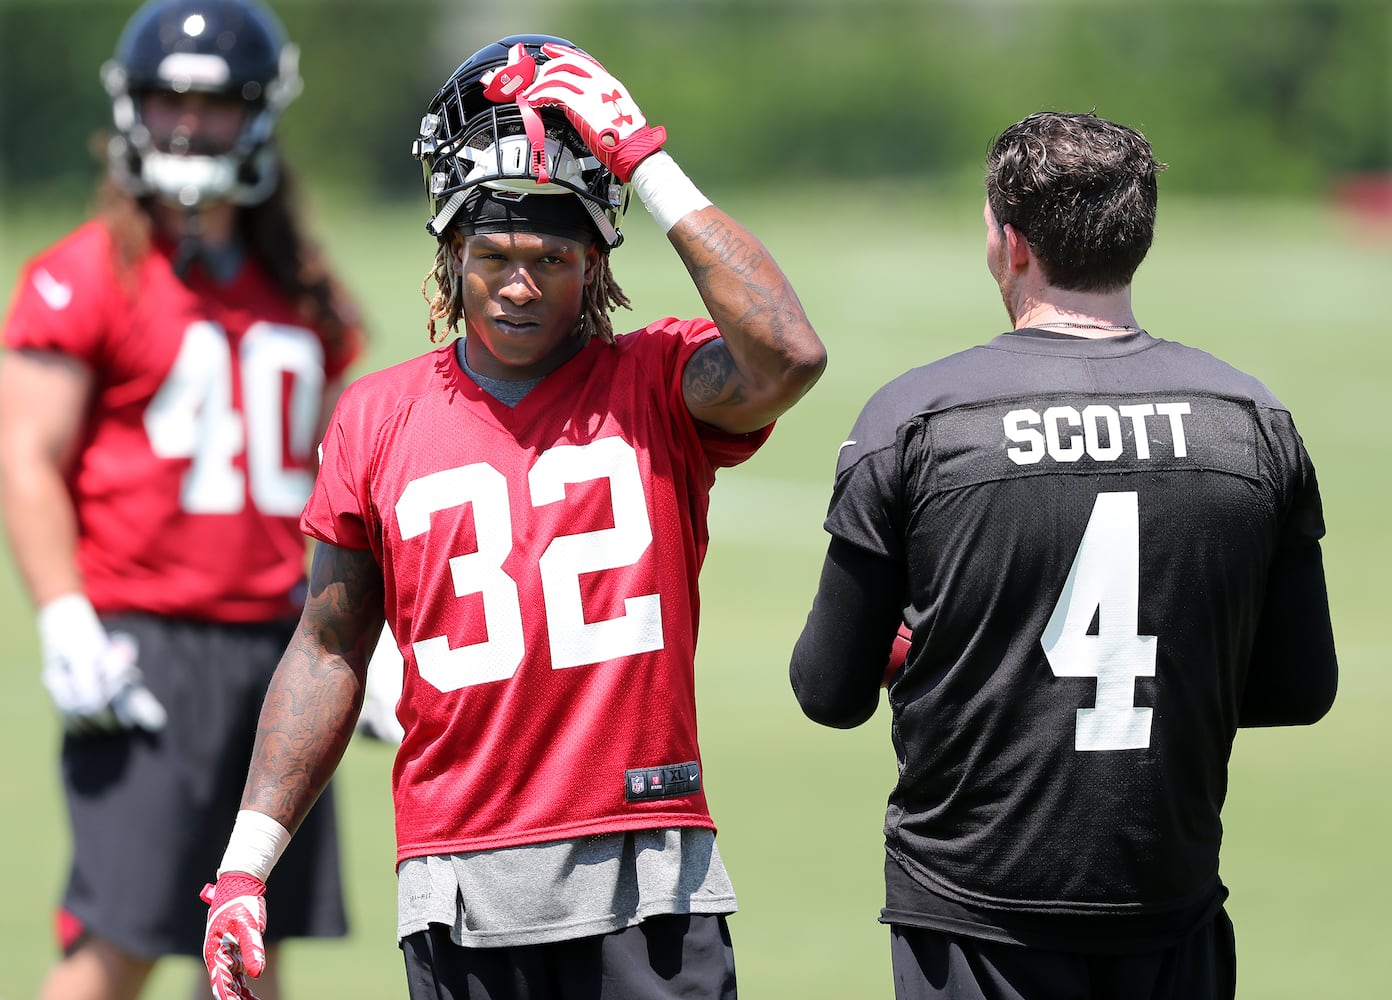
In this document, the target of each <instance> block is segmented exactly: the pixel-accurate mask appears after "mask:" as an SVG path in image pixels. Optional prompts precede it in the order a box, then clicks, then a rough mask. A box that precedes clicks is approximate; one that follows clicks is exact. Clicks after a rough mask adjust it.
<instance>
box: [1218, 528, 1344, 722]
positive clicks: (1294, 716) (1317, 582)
mask: <svg viewBox="0 0 1392 1000" xmlns="http://www.w3.org/2000/svg"><path fill="white" fill-rule="evenodd" d="M1338 681H1339V667H1338V661H1337V660H1336V658H1335V654H1334V630H1333V626H1332V625H1331V624H1330V621H1329V597H1328V595H1327V593H1326V591H1325V583H1324V564H1323V560H1322V558H1321V556H1320V548H1319V546H1318V545H1315V544H1306V545H1298V546H1288V547H1285V548H1283V549H1281V550H1280V551H1279V552H1278V554H1277V556H1276V561H1275V564H1274V565H1273V566H1272V568H1271V574H1270V577H1269V582H1268V586H1267V594H1266V603H1265V605H1264V606H1263V607H1262V616H1261V624H1260V625H1259V627H1258V629H1257V637H1256V641H1255V642H1254V643H1253V645H1252V662H1251V667H1250V668H1249V670H1248V673H1247V686H1246V688H1245V689H1244V690H1243V693H1242V707H1241V709H1240V711H1239V712H1238V719H1237V724H1238V725H1239V726H1306V725H1309V724H1310V723H1312V722H1318V721H1319V720H1320V719H1321V718H1323V717H1324V715H1325V713H1326V712H1328V711H1329V708H1330V706H1331V705H1333V704H1334V692H1335V690H1336V689H1337V687H1338Z"/></svg>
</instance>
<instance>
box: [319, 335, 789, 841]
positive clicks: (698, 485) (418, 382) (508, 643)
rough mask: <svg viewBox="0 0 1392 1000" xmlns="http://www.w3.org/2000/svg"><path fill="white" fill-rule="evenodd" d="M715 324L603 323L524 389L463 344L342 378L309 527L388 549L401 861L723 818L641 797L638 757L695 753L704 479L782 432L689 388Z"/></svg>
mask: <svg viewBox="0 0 1392 1000" xmlns="http://www.w3.org/2000/svg"><path fill="white" fill-rule="evenodd" d="M717 336H718V332H717V331H716V329H715V327H714V325H713V324H711V323H710V321H709V320H704V319H699V320H685V321H682V320H677V319H672V318H668V319H664V320H659V321H657V322H655V323H652V324H650V325H649V326H648V327H646V328H644V329H642V330H639V331H636V332H634V333H630V334H627V335H624V336H621V337H619V338H617V339H616V343H614V344H605V343H604V342H602V341H600V340H598V339H596V340H593V341H591V342H590V343H589V344H588V345H586V347H585V348H584V349H582V350H581V351H579V352H578V353H577V354H576V355H574V356H573V357H572V358H570V359H569V360H567V361H566V362H565V363H564V364H563V365H561V366H560V367H559V368H558V369H556V371H554V372H552V373H551V374H550V375H548V376H547V377H546V378H545V379H544V380H542V382H541V384H540V385H538V386H537V387H536V388H535V389H533V390H532V391H531V392H530V393H529V394H528V395H527V396H526V398H524V399H522V400H521V401H520V402H519V403H518V404H517V405H516V406H515V407H508V406H506V405H504V404H502V403H500V402H498V401H497V400H495V399H493V398H492V397H491V396H489V395H488V394H487V393H486V392H484V391H483V390H482V389H481V388H480V387H479V386H478V385H476V384H475V383H474V382H473V381H472V380H471V379H469V378H468V377H467V375H466V374H465V373H464V372H462V371H461V369H460V368H459V365H458V361H457V358H456V356H455V352H454V348H453V345H452V344H451V345H446V346H444V347H442V348H440V349H439V350H437V351H434V352H431V353H430V354H427V355H424V356H422V357H420V358H417V359H414V360H412V361H408V362H405V363H404V364H401V365H397V366H395V367H393V368H389V369H387V370H385V371H383V372H378V373H374V374H372V375H369V376H366V377H365V378H363V379H360V380H359V381H358V382H356V383H355V384H354V385H353V386H350V387H349V389H348V390H347V391H346V392H345V393H344V395H343V397H342V399H341V400H340V402H339V405H338V407H337V409H336V411H335V414H334V417H333V419H332V421H331V424H330V427H329V431H328V434H327V435H326V437H325V441H324V446H323V459H322V466H321V470H320V474H319V478H318V480H317V483H316V486H315V490H314V493H313V495H312V496H311V498H310V501H309V503H308V505H307V506H306V509H305V514H304V517H303V524H304V528H305V531H306V532H307V533H308V534H310V535H312V536H313V537H315V538H318V539H319V540H321V541H324V542H328V543H330V544H334V545H338V546H342V547H345V548H356V549H364V548H370V549H371V550H372V552H373V554H374V556H375V557H376V558H377V560H378V563H379V565H381V567H382V570H383V575H384V578H385V585H386V618H387V621H388V623H389V624H390V625H391V627H392V631H393V633H394V635H395V636H396V638H397V641H398V643H399V645H400V648H401V650H402V654H403V658H404V661H405V672H404V674H405V676H404V684H403V694H402V703H401V708H400V710H399V712H398V716H399V718H400V720H401V722H402V724H403V726H404V727H405V730H406V735H405V738H404V740H403V742H402V745H401V749H400V752H399V753H398V756H397V762H396V765H395V768H394V771H393V789H394V796H395V802H396V825H397V854H398V860H402V859H405V858H408V857H414V856H422V855H439V854H454V853H461V852H467V851H476V850H486V849H491V848H497V847H508V846H514V845H518V844H525V843H540V842H544V841H554V840H565V839H574V838H577V837H582V836H589V835H592V834H597V833H610V832H615V831H620V830H630V829H656V828H664V827H676V826H707V827H712V828H713V826H714V824H713V822H712V820H711V818H710V815H709V812H708V809H707V806H706V799H705V795H704V792H703V791H701V790H699V789H697V790H696V791H695V792H693V793H691V794H686V795H680V796H669V797H658V796H648V797H644V798H639V799H631V798H630V797H629V795H628V792H627V788H628V784H627V782H628V780H629V779H628V778H627V777H626V772H627V771H629V770H632V769H644V768H661V767H662V766H664V765H678V764H692V765H694V766H695V768H696V769H697V772H698V773H699V767H700V763H699V762H700V752H699V747H698V743H697V732H696V712H695V677H694V663H695V648H696V635H697V629H698V621H699V597H698V591H697V577H698V574H699V571H700V567H701V563H702V560H703V559H704V556H705V551H706V545H707V541H708V537H709V536H708V530H707V527H706V510H707V507H708V503H709V491H710V488H711V486H712V484H713V483H714V480H715V472H716V469H717V468H719V467H723V466H729V465H735V464H738V463H739V462H742V461H744V460H745V459H747V458H748V457H749V456H750V455H752V454H753V453H754V451H756V450H757V449H758V447H759V446H760V445H761V444H762V443H763V441H764V440H765V439H766V438H767V436H768V434H769V433H770V431H771V429H772V425H770V426H769V427H767V428H764V429H763V430H761V431H759V432H755V433H753V434H748V435H731V434H726V433H724V432H720V431H717V430H716V429H714V428H711V427H708V426H705V425H701V424H698V423H697V422H696V421H695V420H694V419H693V418H692V416H691V414H690V411H689V410H688V409H687V408H686V405H685V401H684V397H683V395H682V388H681V373H682V369H683V367H684V365H685V364H686V361H687V359H689V358H690V356H691V354H692V353H694V352H695V350H696V349H697V348H699V347H700V346H701V345H702V344H704V343H706V342H708V341H710V340H711V339H713V338H715V337H717Z"/></svg>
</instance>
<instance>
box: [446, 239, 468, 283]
mask: <svg viewBox="0 0 1392 1000" xmlns="http://www.w3.org/2000/svg"><path fill="white" fill-rule="evenodd" d="M465 242H466V240H465V237H464V234H462V233H461V232H460V231H459V230H458V229H451V230H450V232H449V254H450V260H451V261H452V262H453V264H454V273H455V274H463V273H464V244H465Z"/></svg>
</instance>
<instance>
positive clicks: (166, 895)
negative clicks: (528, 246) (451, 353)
mask: <svg viewBox="0 0 1392 1000" xmlns="http://www.w3.org/2000/svg"><path fill="white" fill-rule="evenodd" d="M103 81H104V83H105V84H106V87H107V90H108V92H109V94H110V96H111V100H112V110H113V118H114V123H115V130H114V133H113V137H112V139H111V142H110V146H109V150H110V164H109V170H108V171H107V175H106V177H105V178H104V181H103V184H102V187H101V188H100V191H99V205H100V208H99V211H98V213H97V214H96V215H95V216H94V217H93V218H92V219H91V220H89V221H88V222H86V223H85V224H83V225H81V226H80V227H79V228H77V229H76V230H75V231H74V232H72V233H71V234H69V235H68V236H66V237H65V238H63V239H62V240H60V241H59V242H57V243H56V244H54V245H53V246H51V247H50V248H48V249H46V250H44V251H43V252H41V253H40V254H38V255H37V256H36V257H35V258H34V259H32V260H31V261H29V262H28V264H27V266H26V267H25V268H24V269H23V272H22V273H21V274H20V276H19V282H18V285H17V288H16V290H15V293H14V296H13V299H12V303H11V307H10V310H9V314H8V318H7V319H6V321H5V326H4V343H5V347H6V348H7V351H6V355H5V358H4V361H3V366H2V367H0V465H3V473H4V477H3V482H4V485H3V501H4V510H5V517H6V527H7V528H8V531H9V536H10V542H11V546H12V549H13V552H14V555H15V559H16V561H17V563H18V566H19V569H20V571H21V574H22V576H23V579H24V582H25V584H26V585H27V588H28V591H29V595H30V597H31V598H32V599H33V601H34V604H35V606H36V608H37V611H38V629H39V637H40V640H41V646H42V655H43V681H44V684H45V686H46V687H47V689H48V691H49V693H50V695H51V696H52V699H53V701H54V704H55V706H56V707H57V709H58V711H59V713H60V714H61V716H62V719H63V723H64V730H65V735H64V742H63V768H62V770H63V778H64V787H65V791H66V797H67V805H68V810H69V817H70V822H71V826H72V835H73V860H72V867H71V872H70V876H69V880H68V885H67V889H66V892H65V894H64V897H63V902H62V908H61V910H60V913H59V921H58V925H59V935H60V940H61V944H62V947H63V952H64V957H63V958H62V960H61V961H60V962H59V963H58V964H57V965H55V966H54V968H53V970H52V971H51V973H50V974H49V976H48V978H47V980H46V982H45V984H44V987H43V993H42V996H44V997H46V998H59V997H62V998H70V997H78V996H80V997H93V998H99V997H111V998H115V997H134V996H136V995H137V994H138V993H139V991H140V990H141V988H142V984H143V983H144V982H145V980H146V978H147V976H148V975H149V973H150V971H151V969H152V967H153V965H154V963H155V960H156V959H158V958H159V957H161V956H163V955H198V954H200V953H201V950H202V942H203V925H204V917H205V911H204V909H203V907H202V906H200V905H199V902H198V900H197V898H196V896H197V893H196V891H194V892H192V893H191V892H190V885H193V886H195V890H196V886H197V885H201V884H202V882H203V881H204V880H206V872H207V870H208V868H209V866H212V865H215V864H216V863H217V860H218V857H219V850H220V847H221V842H222V840H223V839H224V838H225V836H226V833H227V831H228V830H230V829H231V828H232V824H233V820H234V818H235V816H236V813H237V805H238V801H239V798H240V794H241V784H242V779H243V777H244V773H243V772H244V768H245V763H246V761H247V760H249V759H250V756H251V749H252V741H251V732H252V730H253V729H254V726H255V720H256V718H257V713H258V712H259V706H260V701H261V697H262V695H263V693H264V691H265V688H266V685H267V684H268V683H269V681H270V677H271V674H272V672H273V671H274V669H275V666H276V663H277V662H278V661H279V658H280V654H281V652H283V651H284V648H285V644H286V643H287V642H288V641H289V636H290V633H291V630H292V628H293V626H294V623H295V621H296V619H297V617H298V615H299V612H300V609H301V607H302V605H303V602H304V593H305V539H304V536H303V533H302V532H301V531H300V530H299V516H300V513H301V511H302V510H303V507H304V503H305V500H306V499H307V498H308V496H309V491H310V487H311V486H312V484H313V475H314V469H315V445H316V443H317V440H318V437H319V434H320V433H321V431H322V428H323V427H324V425H325V422H326V419H327V414H328V412H329V411H330V410H331V408H332V402H333V400H335V399H336V398H337V393H338V385H339V384H341V376H342V375H343V374H344V372H345V370H346V369H347V368H348V366H349V365H350V363H351V362H352V361H353V360H354V358H355V356H356V354H357V352H358V351H359V346H358V345H359V342H360V340H361V336H360V333H359V330H358V327H357V320H356V318H355V316H354V314H353V312H352V309H351V306H350V305H349V303H348V302H347V301H346V300H345V298H344V296H343V294H342V292H341V291H340V289H339V288H338V285H337V283H336V281H335V279H334V278H333V276H332V275H331V274H330V272H329V271H328V269H327V267H326V264H325V262H324V260H323V259H322V258H321V256H320V254H319V253H318V251H317V250H316V249H315V247H314V246H313V245H312V244H311V242H310V240H309V238H308V234H307V233H306V231H305V230H304V228H303V227H302V224H301V223H300V221H299V220H298V209H297V207H296V202H295V199H294V195H293V192H292V189H291V187H290V184H289V181H288V178H287V175H286V170H285V165H284V164H283V163H282V161H281V156H280V153H279V152H278V149H277V147H276V145H275V143H274V141H273V134H274V126H275V123H276V121H277V119H278V117H279V115H280V113H281V111H282V110H283V109H284V108H285V106H286V105H287V104H288V103H289V102H290V101H291V100H292V99H293V98H294V97H295V95H296V94H297V93H298V91H299V87H300V77H299V74H298V72H297V69H296V50H295V47H294V46H293V45H291V44H289V43H287V42H286V40H285V37H284V32H283V30H282V28H281V25H280V23H279V22H278V20H277V19H276V18H275V16H274V15H273V14H272V13H271V12H270V11H269V10H268V9H266V8H265V7H262V6H260V5H259V4H258V3H257V2H256V0H153V2H151V3H149V4H147V5H145V6H143V7H141V8H140V9H139V10H138V11H137V12H136V13H135V14H134V16H133V17H132V18H131V20H130V21H129V22H128V24H127V25H126V28H125V30H124V31H123V33H122V35H121V37H120V39H119V41H118V43H117V46H116V53H115V56H114V58H113V59H112V60H111V61H110V62H109V63H108V64H107V65H106V66H105V67H104V69H103ZM307 827H308V828H307V829H306V831H304V836H305V846H304V848H303V849H302V850H300V849H298V845H297V857H296V859H295V860H294V861H293V862H291V861H289V859H287V862H288V863H287V864H286V865H284V866H282V868H281V869H280V871H279V872H278V873H277V881H276V883H274V884H275V885H277V886H278V887H282V890H283V891H284V893H285V899H286V902H287V904H288V905H287V906H285V907H284V908H282V910H280V911H279V912H278V914H277V922H276V924H275V925H274V926H273V927H272V928H271V933H272V935H274V937H275V938H276V939H277V940H279V939H281V938H284V937H287V936H304V935H313V936H332V935H341V934H343V933H344V931H345V922H344V913H343V903H342V898H341V892H340V888H339V882H338V878H339V876H338V861H337V847H336V839H335V831H334V817H333V807H332V803H327V802H321V809H316V810H315V816H314V817H313V819H312V820H311V822H310V823H309V824H307ZM275 994H276V990H275V985H274V981H273V980H272V982H271V984H270V989H268V991H267V995H269V996H274V995H275Z"/></svg>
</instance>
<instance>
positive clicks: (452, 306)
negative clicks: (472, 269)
mask: <svg viewBox="0 0 1392 1000" xmlns="http://www.w3.org/2000/svg"><path fill="white" fill-rule="evenodd" d="M431 282H434V284H435V290H434V291H433V292H432V291H431V289H430V285H431ZM421 297H422V298H424V299H425V301H426V304H427V306H428V307H429V318H428V319H427V320H426V324H425V326H426V329H427V330H429V331H430V342H431V343H432V344H438V343H440V342H442V341H443V340H444V339H445V338H446V337H449V336H451V335H453V334H457V333H458V332H459V320H460V317H462V316H463V315H464V276H463V275H462V274H460V273H459V270H458V268H456V267H455V265H454V249H453V244H452V243H451V241H450V240H449V239H442V240H441V241H440V243H439V245H438V246H437V247H436V248H435V263H434V264H433V265H432V266H431V269H430V271H429V273H428V274H426V276H425V278H424V279H423V280H422V281H421ZM620 306H622V307H623V308H624V309H632V308H633V305H632V303H630V302H629V300H628V296H627V295H625V294H624V290H623V289H622V288H621V287H619V283H618V282H617V281H615V280H614V272H613V270H612V269H611V268H610V267H609V255H608V254H607V253H601V254H600V255H599V267H598V268H597V269H596V270H595V276H594V280H592V281H591V282H590V283H589V284H588V285H586V286H585V293H584V297H583V298H582V299H581V300H580V319H579V321H578V322H577V323H576V324H575V336H577V337H579V338H580V342H581V343H588V342H589V340H590V338H591V337H593V336H597V337H599V339H600V340H602V341H604V342H605V343H606V344H612V343H613V342H614V322H613V318H612V317H611V316H610V315H609V313H610V311H611V310H613V309H617V308H619V307H620ZM441 321H443V323H444V331H443V332H441V331H440V329H439V327H438V326H437V325H436V324H437V323H439V322H441Z"/></svg>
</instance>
